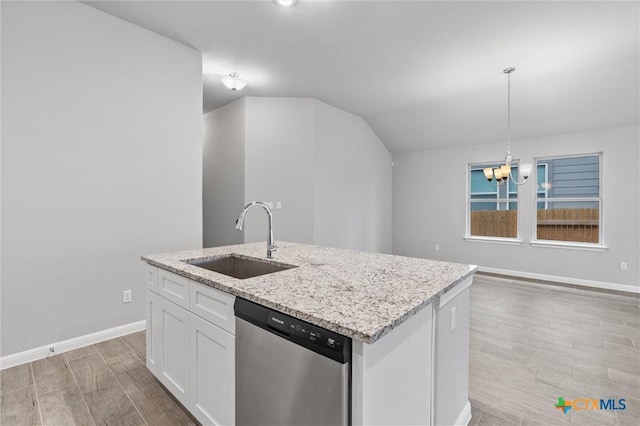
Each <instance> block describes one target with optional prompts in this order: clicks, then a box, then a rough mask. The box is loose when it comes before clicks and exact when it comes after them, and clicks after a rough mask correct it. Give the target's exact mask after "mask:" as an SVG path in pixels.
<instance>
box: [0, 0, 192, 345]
mask: <svg viewBox="0 0 640 426" xmlns="http://www.w3.org/2000/svg"><path fill="white" fill-rule="evenodd" d="M2 66H3V69H2V88H3V92H2V123H3V127H2V198H3V203H2V247H3V250H2V351H1V354H2V355H7V354H13V353H17V352H20V351H23V350H26V349H30V348H34V347H38V346H42V345H46V344H49V343H53V342H58V341H61V340H64V339H69V338H73V337H77V336H81V335H85V334H87V333H91V332H96V331H100V330H104V329H107V328H111V327H115V326H118V325H122V324H126V323H130V322H134V321H139V320H143V319H144V315H145V312H144V283H143V279H142V272H141V271H142V269H141V262H140V260H139V257H140V255H142V254H149V253H153V252H156V253H157V252H165V251H173V250H179V249H188V248H194V247H199V246H200V245H201V242H202V189H201V188H202V146H201V138H202V68H201V57H200V54H199V52H197V51H195V50H192V49H190V48H187V47H185V46H183V45H181V44H178V43H176V42H174V41H171V40H168V39H166V38H163V37H161V36H159V35H156V34H154V33H151V32H149V31H146V30H143V29H141V28H139V27H136V26H134V25H131V24H129V23H127V22H125V21H122V20H120V19H117V18H115V17H113V16H110V15H107V14H105V13H103V12H100V11H98V10H96V9H94V8H92V7H89V6H87V5H84V4H82V3H78V2H55V3H49V2H41V3H31V2H20V3H13V2H8V3H3V7H2ZM125 289H132V290H133V302H132V303H130V304H122V302H121V300H122V291H123V290H125Z"/></svg>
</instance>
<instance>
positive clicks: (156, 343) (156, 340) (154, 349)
mask: <svg viewBox="0 0 640 426" xmlns="http://www.w3.org/2000/svg"><path fill="white" fill-rule="evenodd" d="M159 299H161V298H160V297H159V296H157V295H156V294H155V293H153V292H151V291H149V290H147V303H146V310H147V332H146V337H147V339H146V340H147V368H148V369H149V370H151V372H152V373H153V374H154V375H155V376H159V375H160V362H159V357H160V343H161V342H162V340H161V337H162V329H161V324H160V306H159V305H158V300H159Z"/></svg>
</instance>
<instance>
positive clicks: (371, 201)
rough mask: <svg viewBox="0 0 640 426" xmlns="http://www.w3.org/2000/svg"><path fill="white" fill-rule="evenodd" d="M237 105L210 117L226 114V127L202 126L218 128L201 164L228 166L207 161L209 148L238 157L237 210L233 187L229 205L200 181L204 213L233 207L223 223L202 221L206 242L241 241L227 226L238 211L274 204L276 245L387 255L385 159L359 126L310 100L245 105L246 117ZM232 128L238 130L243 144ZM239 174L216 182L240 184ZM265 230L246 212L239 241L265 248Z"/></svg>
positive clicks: (261, 217)
mask: <svg viewBox="0 0 640 426" xmlns="http://www.w3.org/2000/svg"><path fill="white" fill-rule="evenodd" d="M231 105H234V104H231ZM240 105H242V104H241V103H240V101H237V106H233V107H231V106H229V105H227V106H225V107H222V108H220V109H219V110H216V111H220V112H221V113H222V111H223V110H224V111H225V112H224V114H225V115H224V117H225V118H224V119H220V120H214V119H212V118H210V117H211V114H214V113H216V111H214V112H212V113H210V114H208V115H207V116H206V119H205V127H206V128H209V127H211V126H218V127H219V128H218V129H217V130H215V129H211V130H206V131H205V134H206V135H207V136H206V138H205V139H206V140H205V160H204V161H205V164H210V165H214V164H218V163H223V162H225V161H228V157H224V158H221V159H216V158H213V156H214V155H215V151H214V150H213V149H209V148H207V146H209V145H216V144H227V143H234V144H236V143H237V144H242V146H243V150H242V152H243V155H244V193H243V195H244V201H243V202H239V201H238V199H239V197H238V194H240V193H242V192H241V188H240V187H236V185H235V184H234V186H233V188H234V189H233V191H234V192H235V195H234V196H233V197H232V196H231V195H230V193H229V192H224V193H223V192H222V191H220V190H219V189H217V187H216V185H215V182H214V181H213V180H212V179H208V178H205V182H204V200H205V201H204V203H205V206H207V205H216V204H224V205H226V204H230V203H233V204H234V205H233V206H232V207H230V209H231V213H229V214H228V217H225V218H224V219H220V220H218V219H217V218H215V217H213V215H210V214H205V217H204V221H205V225H204V229H205V237H204V238H205V242H212V243H214V244H216V245H219V244H217V242H216V240H215V239H214V238H215V236H216V235H225V234H226V233H227V232H236V233H237V234H238V235H241V233H239V232H237V231H234V230H233V220H235V218H236V217H237V215H238V214H239V213H240V210H241V208H242V206H243V204H244V203H247V202H250V201H272V202H276V201H280V202H281V203H282V209H280V210H278V209H275V208H274V209H273V216H274V219H273V220H274V230H275V239H276V241H277V240H281V241H292V242H298V243H313V244H320V245H328V246H333V247H340V248H349V249H356V250H368V251H378V252H389V251H390V250H391V168H390V161H391V155H390V154H389V152H388V151H387V149H386V148H385V147H384V146H383V145H382V143H381V142H380V140H379V139H378V138H377V137H376V136H375V134H374V133H373V132H372V131H371V129H370V128H369V126H368V125H367V124H366V123H365V122H364V120H362V118H360V117H358V116H355V115H353V114H350V113H347V112H345V111H342V110H340V109H338V108H334V107H332V106H330V105H327V104H324V103H322V102H320V101H317V100H315V99H308V98H254V97H248V98H245V100H244V104H243V105H244V109H243V108H242V107H241V106H240ZM227 114H229V115H227ZM220 117H223V116H222V115H221V116H220ZM238 122H244V126H245V127H244V141H243V142H242V141H240V139H242V138H241V137H239V135H240V134H241V133H242V131H237V125H236V124H235V123H238ZM233 132H236V134H235V135H233ZM219 135H227V136H226V139H223V138H219ZM236 148H237V146H236ZM240 151H241V150H240V149H239V148H237V150H235V151H234V154H233V158H234V160H233V161H234V164H235V161H236V158H237V155H238V153H239V152H240ZM238 169H239V167H235V168H233V167H232V170H229V169H225V170H224V171H222V172H221V173H220V174H219V176H220V179H222V180H224V181H225V182H229V181H231V180H236V179H237V180H238V181H239V180H240V178H239V177H238V173H237V171H238ZM206 173H207V171H205V174H206ZM229 221H231V223H229ZM266 222H267V219H266V215H265V214H264V212H263V211H262V210H261V209H259V208H254V209H252V210H251V211H250V212H249V213H248V214H247V220H246V222H245V232H244V241H245V242H254V241H265V239H266V232H267V224H266Z"/></svg>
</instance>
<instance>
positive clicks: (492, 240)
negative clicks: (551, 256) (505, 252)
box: [464, 159, 522, 245]
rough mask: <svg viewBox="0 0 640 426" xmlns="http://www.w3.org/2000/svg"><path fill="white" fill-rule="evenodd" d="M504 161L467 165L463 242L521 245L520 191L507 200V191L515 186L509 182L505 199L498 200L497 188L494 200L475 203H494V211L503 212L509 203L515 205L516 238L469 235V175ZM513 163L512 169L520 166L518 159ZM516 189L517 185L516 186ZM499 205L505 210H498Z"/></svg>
mask: <svg viewBox="0 0 640 426" xmlns="http://www.w3.org/2000/svg"><path fill="white" fill-rule="evenodd" d="M503 163H504V160H496V161H483V162H474V163H467V165H466V166H467V173H466V177H467V178H466V179H467V180H466V191H465V198H466V199H465V205H466V215H465V220H466V226H465V235H464V240H465V241H476V242H489V243H500V244H517V245H521V244H522V240H521V239H520V214H521V213H520V210H521V209H520V208H519V205H520V191H517V193H516V197H515V198H509V194H510V191H509V189H510V188H511V186H510V185H515V184H513V183H512V182H510V179H509V181H508V182H507V184H506V185H507V187H506V189H505V193H506V197H507V198H500V197H499V196H500V191H499V188H497V187H496V191H495V194H496V198H495V199H485V200H477V202H492V203H493V202H495V203H496V204H497V206H496V210H499V211H505V210H509V209H510V206H509V204H510V203H515V204H516V236H515V237H491V236H486V235H472V234H471V203H472V202H473V201H472V199H471V173H472V171H474V170H482V169H484V168H485V167H491V166H493V167H496V166H497V165H500V164H503ZM513 163H515V166H514V167H516V168H517V167H518V165H519V164H520V160H519V159H514V160H513ZM516 187H517V185H516ZM474 194H490V193H485V192H475V193H474ZM501 203H505V204H506V209H503V210H500V209H499V206H500V204H501Z"/></svg>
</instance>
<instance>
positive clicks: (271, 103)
mask: <svg viewBox="0 0 640 426" xmlns="http://www.w3.org/2000/svg"><path fill="white" fill-rule="evenodd" d="M313 105H314V101H313V100H312V99H304V98H254V97H250V98H246V116H245V125H246V129H245V132H246V133H245V135H246V139H245V151H244V152H245V191H244V199H245V202H247V203H248V202H250V201H274V202H275V201H280V202H282V209H281V210H275V209H274V210H273V221H274V228H275V238H276V239H278V240H282V241H291V242H296V243H308V244H311V243H312V242H313V174H312V170H313V143H314V131H313V122H314V118H313ZM237 210H238V211H237V213H239V212H240V209H237ZM237 213H236V214H237ZM245 223H246V225H245V242H247V243H249V242H255V241H266V237H267V215H266V214H265V213H264V211H262V209H261V208H259V207H254V208H253V209H252V210H251V211H250V212H249V213H248V214H247V220H246V222H245Z"/></svg>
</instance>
